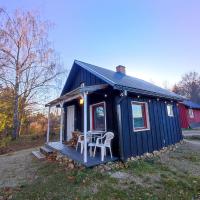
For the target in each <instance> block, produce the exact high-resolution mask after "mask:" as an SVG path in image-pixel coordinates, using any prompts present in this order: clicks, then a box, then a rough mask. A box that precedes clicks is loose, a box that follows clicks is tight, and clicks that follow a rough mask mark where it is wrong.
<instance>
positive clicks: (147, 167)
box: [0, 144, 200, 200]
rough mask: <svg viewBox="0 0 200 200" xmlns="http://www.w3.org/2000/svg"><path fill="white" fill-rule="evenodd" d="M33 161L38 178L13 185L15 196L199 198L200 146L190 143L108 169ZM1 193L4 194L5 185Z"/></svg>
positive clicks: (34, 199) (24, 197)
mask: <svg viewBox="0 0 200 200" xmlns="http://www.w3.org/2000/svg"><path fill="white" fill-rule="evenodd" d="M189 145H190V144H189ZM33 162H34V164H38V165H39V169H38V170H37V173H36V174H37V178H36V179H35V181H33V182H32V183H31V184H28V182H27V183H24V184H23V185H21V186H19V187H17V188H14V189H13V190H12V191H11V192H10V193H11V194H12V199H16V200H22V199H24V200H26V199H27V200H36V199H37V200H39V199H41V200H43V199H48V200H50V199H52V200H56V199H59V200H61V199H77V200H78V199H198V197H199V198H200V167H199V166H200V148H198V149H193V147H192V146H188V145H182V146H181V147H179V148H178V149H177V150H176V151H175V152H170V153H165V154H162V155H161V156H160V157H156V158H152V159H147V160H139V161H131V162H128V163H127V165H126V168H122V169H116V168H113V169H112V170H110V171H107V172H100V170H99V169H98V168H92V169H82V170H77V169H75V170H68V169H66V168H65V166H63V165H59V164H58V163H50V162H46V161H45V162H38V161H35V160H34V161H33ZM1 193H2V194H3V193H4V194H5V193H6V191H5V189H4V190H1ZM2 194H0V195H2Z"/></svg>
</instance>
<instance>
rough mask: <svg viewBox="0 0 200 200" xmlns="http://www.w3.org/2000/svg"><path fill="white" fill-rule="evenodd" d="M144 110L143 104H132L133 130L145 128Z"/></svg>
mask: <svg viewBox="0 0 200 200" xmlns="http://www.w3.org/2000/svg"><path fill="white" fill-rule="evenodd" d="M144 110H145V108H144V104H132V111H133V124H134V128H144V127H145V126H146V125H145V117H144Z"/></svg>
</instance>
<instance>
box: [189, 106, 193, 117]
mask: <svg viewBox="0 0 200 200" xmlns="http://www.w3.org/2000/svg"><path fill="white" fill-rule="evenodd" d="M188 112H189V117H190V118H194V112H193V110H192V109H191V108H190V109H189V110H188Z"/></svg>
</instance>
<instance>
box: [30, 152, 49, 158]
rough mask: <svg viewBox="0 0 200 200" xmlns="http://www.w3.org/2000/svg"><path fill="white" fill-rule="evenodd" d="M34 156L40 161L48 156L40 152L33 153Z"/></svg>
mask: <svg viewBox="0 0 200 200" xmlns="http://www.w3.org/2000/svg"><path fill="white" fill-rule="evenodd" d="M32 154H33V155H34V156H35V157H36V158H37V159H38V160H44V159H45V158H46V156H45V155H44V154H42V153H41V152H40V151H32Z"/></svg>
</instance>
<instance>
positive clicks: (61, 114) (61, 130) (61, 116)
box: [60, 103, 64, 143]
mask: <svg viewBox="0 0 200 200" xmlns="http://www.w3.org/2000/svg"><path fill="white" fill-rule="evenodd" d="M60 108H61V111H60V142H61V143H62V138H63V114H64V112H63V103H61V104H60Z"/></svg>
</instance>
